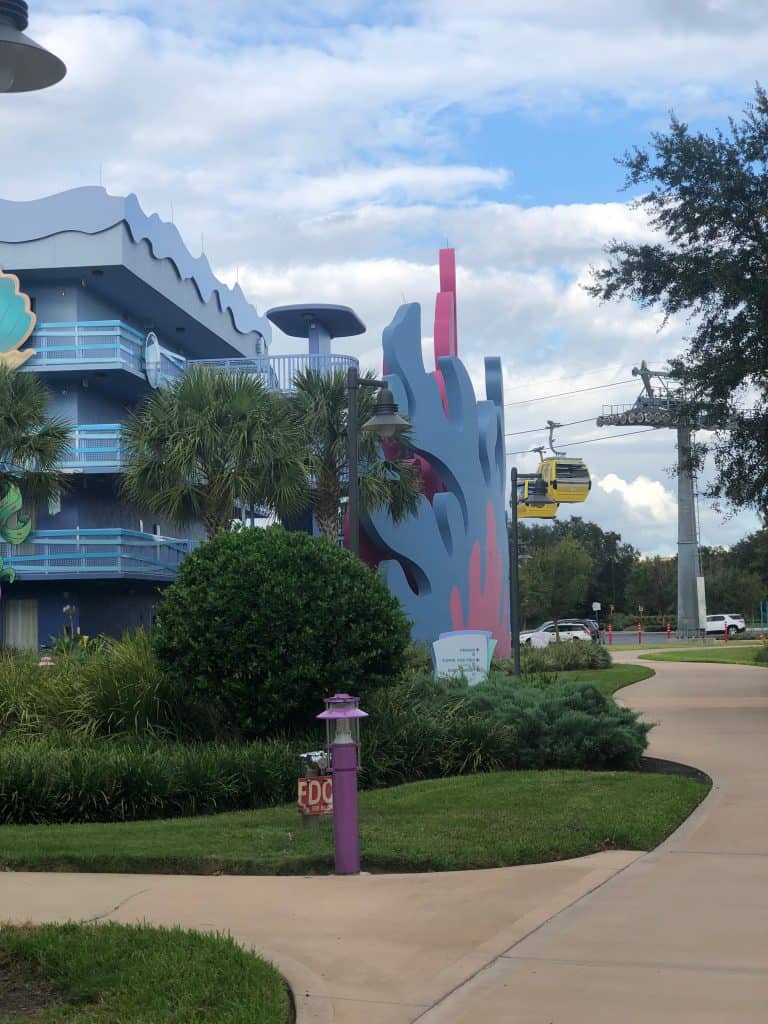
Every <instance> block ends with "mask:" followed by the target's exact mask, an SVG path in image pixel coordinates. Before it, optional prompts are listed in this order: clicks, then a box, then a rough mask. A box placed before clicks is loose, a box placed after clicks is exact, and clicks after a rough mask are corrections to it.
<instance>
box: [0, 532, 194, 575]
mask: <svg viewBox="0 0 768 1024" xmlns="http://www.w3.org/2000/svg"><path fill="white" fill-rule="evenodd" d="M194 544H195V542H194V541H192V540H177V539H175V538H172V537H156V536H154V535H153V534H151V533H138V532H137V531H135V530H38V531H37V532H35V533H33V534H31V536H30V538H29V540H28V541H27V542H26V543H25V544H23V545H22V546H21V547H14V546H13V545H12V544H0V558H2V560H3V562H4V563H5V565H6V566H7V567H12V568H14V569H15V570H16V572H17V573H18V579H19V580H20V581H22V580H23V581H30V580H83V579H149V580H158V581H172V580H174V579H175V578H176V573H177V571H178V567H179V565H180V563H181V560H182V559H183V558H184V556H185V555H186V554H188V553H189V551H191V550H192V548H193V547H194Z"/></svg>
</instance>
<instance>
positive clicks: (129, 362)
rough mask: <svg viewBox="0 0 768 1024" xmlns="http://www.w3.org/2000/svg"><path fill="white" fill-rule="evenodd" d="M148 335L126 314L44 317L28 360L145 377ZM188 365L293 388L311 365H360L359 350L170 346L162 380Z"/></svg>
mask: <svg viewBox="0 0 768 1024" xmlns="http://www.w3.org/2000/svg"><path fill="white" fill-rule="evenodd" d="M144 342H145V338H144V335H143V334H141V332H140V331H137V330H136V329H135V328H134V327H130V326H129V325H128V324H125V323H123V322H122V321H120V320H92V321H83V322H80V323H39V324H38V325H37V329H36V330H35V332H34V334H33V335H32V337H31V338H30V340H29V347H30V348H34V350H35V352H36V355H35V356H34V357H33V358H32V359H30V360H29V362H27V363H26V364H25V365H24V369H25V370H31V371H34V372H36V373H41V372H47V371H58V372H61V371H70V372H71V371H77V372H84V371H89V370H125V371H127V372H129V373H132V374H135V375H136V376H137V377H144V373H145V366H144ZM187 366H210V367H212V368H214V369H222V370H227V371H229V372H230V373H248V374H253V375H254V376H257V377H259V378H260V379H261V380H262V381H263V383H264V384H265V386H266V387H268V388H271V389H272V390H274V391H282V392H283V393H284V394H292V393H293V391H294V380H295V378H296V376H297V374H299V373H302V372H304V371H306V370H315V371H317V372H319V373H333V372H334V371H336V370H341V371H342V372H343V373H346V372H347V370H348V369H349V367H350V366H358V360H357V359H355V357H354V356H344V355H336V354H335V353H333V354H330V355H324V356H319V355H309V354H308V353H296V354H291V355H276V356H270V355H264V356H254V357H252V358H245V357H238V358H234V359H196V360H191V361H187V360H186V359H185V358H184V356H181V355H178V354H177V353H175V352H171V351H170V350H168V349H164V348H161V350H160V383H161V384H169V383H170V382H171V381H174V380H176V379H177V378H178V377H180V376H181V374H183V373H184V370H185V369H186V368H187Z"/></svg>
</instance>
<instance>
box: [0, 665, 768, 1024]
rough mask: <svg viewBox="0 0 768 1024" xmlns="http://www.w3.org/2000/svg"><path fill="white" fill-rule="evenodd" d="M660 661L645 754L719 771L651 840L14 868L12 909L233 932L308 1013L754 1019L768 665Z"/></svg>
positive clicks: (571, 1022)
mask: <svg viewBox="0 0 768 1024" xmlns="http://www.w3.org/2000/svg"><path fill="white" fill-rule="evenodd" d="M632 659H633V655H626V656H625V655H619V656H618V658H617V660H621V661H625V660H632ZM654 668H656V670H657V672H658V675H657V676H656V678H654V679H650V680H647V681H646V682H643V683H639V684H637V685H635V686H633V687H630V688H628V689H627V690H623V691H620V692H619V694H618V697H619V699H621V700H622V701H624V702H626V703H628V704H631V705H632V706H634V707H637V708H639V709H642V710H643V712H644V713H645V714H646V715H647V717H648V718H650V719H652V720H653V721H657V722H659V723H660V725H659V727H658V728H657V729H654V731H653V732H652V734H651V736H652V743H651V749H650V751H649V753H651V754H653V755H656V756H659V757H667V758H670V759H674V760H679V761H684V762H687V763H689V764H693V765H696V766H698V767H700V768H703V769H704V770H705V771H707V772H709V774H710V775H712V776H713V778H714V780H715V785H716V789H715V791H714V792H713V793H712V794H711V795H710V796H709V797H708V798H707V800H706V801H705V802H704V803H703V804H702V806H701V807H700V808H699V810H698V811H697V812H696V813H695V814H694V815H693V816H692V817H691V818H690V819H689V820H688V822H687V823H686V824H685V825H684V826H683V827H682V828H681V829H680V830H678V832H677V833H675V835H674V836H672V837H671V838H670V840H668V841H667V843H665V844H664V845H663V846H661V847H659V848H658V849H657V850H655V851H653V852H652V853H649V854H638V853H632V852H629V853H624V852H620V851H619V852H611V853H603V854H597V855H595V856H592V857H585V858H582V859H580V860H575V861H563V862H559V863H555V864H544V865H532V866H527V867H516V868H504V869H500V870H492V871H467V872H458V873H445V874H432V875H377V876H361V877H359V878H349V879H343V878H259V877H255V878H238V877H220V878H208V877H206V878H202V877H171V876H162V875H160V876H148V875H77V874H75V875H66V874H22V873H19V874H0V919H6V920H16V921H54V920H68V919H75V920H106V919H112V920H117V921H123V922H133V921H149V922H152V923H156V924H180V925H183V926H185V927H192V928H200V929H211V930H217V931H229V932H231V933H232V934H233V935H234V936H235V937H236V938H238V939H239V940H240V941H242V942H243V943H244V944H245V945H248V946H251V947H253V948H254V949H256V950H257V951H258V952H260V953H263V954H264V955H265V956H267V957H268V958H270V959H272V960H274V962H275V963H276V964H277V965H278V967H279V968H280V969H281V970H282V971H283V973H284V974H285V975H286V977H287V978H288V979H289V981H290V982H291V985H292V988H293V990H294V994H295V996H296V1001H297V1008H298V1012H299V1024H306V1022H311V1021H315V1022H324V1024H358V1022H364V1024H408V1022H412V1021H416V1020H418V1021H420V1022H424V1024H470V1022H472V1024H496V1022H498V1024H502V1022H503V1024H582V1022H584V1024H587V1022H589V1024H609V1022H610V1024H617V1022H621V1024H635V1022H640V1021H642V1022H643V1024H646V1022H653V1024H666V1022H672V1021H674V1022H675V1024H681V1022H687V1021H696V1024H715V1022H716V1024H725V1022H727V1024H757V1022H762V1021H763V1020H766V1019H768V1013H767V1012H766V1007H768V975H766V970H765V968H766V958H767V956H768V811H767V810H766V808H767V806H768V801H766V797H767V796H768V746H767V745H766V742H765V741H766V739H767V738H768V671H765V670H764V669H748V668H740V667H730V666H719V665H683V664H666V663H655V664H654Z"/></svg>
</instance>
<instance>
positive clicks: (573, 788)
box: [0, 771, 708, 875]
mask: <svg viewBox="0 0 768 1024" xmlns="http://www.w3.org/2000/svg"><path fill="white" fill-rule="evenodd" d="M707 791H708V787H707V786H706V785H704V784H702V783H701V782H697V781H694V780H692V779H688V778H680V777H678V776H674V775H656V774H650V773H643V772H579V771H545V772H500V773H493V774H486V775H468V776H461V777H454V778H450V779H439V780H435V781H430V782H417V783H411V784H409V785H405V786H397V787H394V788H391V789H385V790H375V791H369V792H365V793H362V794H361V834H362V862H363V870H367V871H451V870H459V869H465V868H491V867H501V866H504V865H508V864H531V863H538V862H541V861H551V860H562V859H564V858H568V857H578V856H582V855H584V854H588V853H593V852H595V851H598V850H606V849H631V850H649V849H652V848H653V847H654V846H657V845H658V843H660V842H661V841H662V839H664V838H665V836H667V835H669V833H670V832H672V831H673V830H674V829H675V828H676V827H677V826H678V825H679V824H680V823H681V822H682V821H683V820H684V819H685V818H686V817H687V816H688V815H689V814H690V812H691V811H692V810H693V808H694V807H695V806H696V805H697V804H698V803H699V801H700V800H702V799H703V797H704V796H705V795H706V793H707ZM320 824H321V827H320V829H319V830H318V831H316V832H312V831H308V830H305V829H304V827H303V825H302V822H301V821H300V819H299V815H298V812H297V811H296V809H295V807H293V806H284V807H277V808H268V809H264V810H258V811H243V812H237V813H229V814H220V815H216V816H212V817H200V818H180V819H175V820H167V821H143V822H126V823H119V824H91V825H4V826H2V827H0V869H2V868H10V869H27V870H41V871H49V870H75V871H123V872H164V873H190V874H213V873H219V872H223V873H228V874H254V875H261V874H309V873H315V872H319V873H323V872H328V871H331V870H332V867H333V855H332V836H331V822H330V819H329V818H324V819H323V820H322V821H321V823H320Z"/></svg>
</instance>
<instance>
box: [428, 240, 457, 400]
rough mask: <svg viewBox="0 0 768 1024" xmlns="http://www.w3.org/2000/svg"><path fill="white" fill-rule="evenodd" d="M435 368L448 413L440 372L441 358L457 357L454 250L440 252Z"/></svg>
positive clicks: (436, 303) (441, 395)
mask: <svg viewBox="0 0 768 1024" xmlns="http://www.w3.org/2000/svg"><path fill="white" fill-rule="evenodd" d="M434 346H435V367H437V372H436V374H435V376H436V377H437V386H438V387H439V388H440V397H441V399H442V402H443V409H445V411H446V412H448V399H447V398H446V394H445V383H444V381H443V375H442V373H441V372H440V369H439V366H440V363H439V359H440V357H441V356H457V355H458V354H459V331H458V324H457V320H456V250H455V249H441V250H440V291H439V292H438V293H437V298H436V299H435V330H434Z"/></svg>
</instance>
